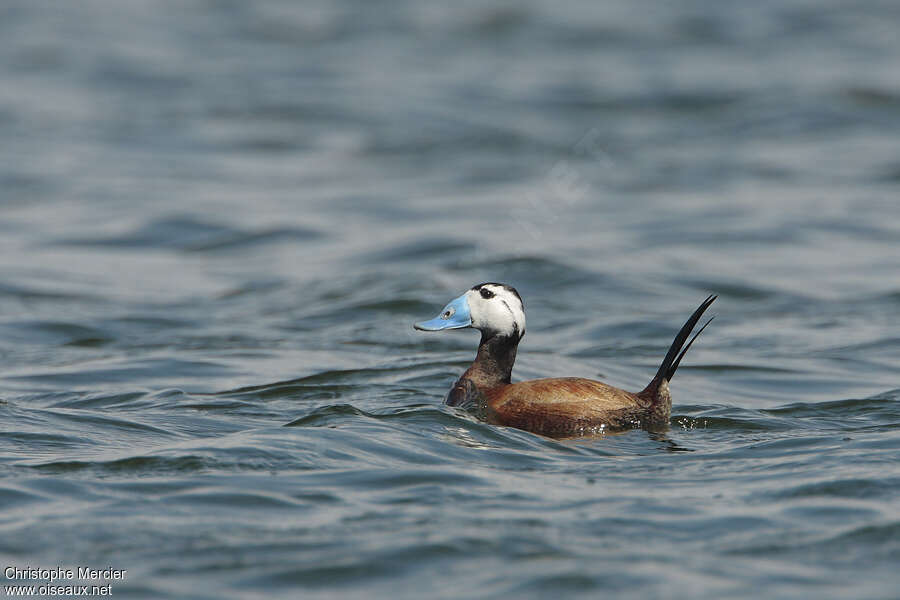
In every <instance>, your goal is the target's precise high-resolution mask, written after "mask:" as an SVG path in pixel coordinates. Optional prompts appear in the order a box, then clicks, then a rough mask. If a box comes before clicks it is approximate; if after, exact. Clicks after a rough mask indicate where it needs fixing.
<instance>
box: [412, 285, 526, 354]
mask: <svg viewBox="0 0 900 600" xmlns="http://www.w3.org/2000/svg"><path fill="white" fill-rule="evenodd" d="M414 327H415V328H416V329H420V330H422V331H441V330H442V329H462V328H464V327H473V328H475V329H478V330H479V331H481V333H482V335H487V336H494V335H503V336H508V337H511V338H515V339H516V340H519V339H521V338H522V336H523V335H525V305H524V304H523V303H522V297H521V296H519V292H517V291H516V288H514V287H512V286H509V285H506V284H503V283H481V284H478V285H476V286H475V287H473V288H472V289H470V290H468V291H467V292H466V293H465V294H463V295H462V296H460V297H458V298H455V299H454V300H451V301H450V303H449V304H447V306H445V307H444V309H443V310H442V311H441V314H439V315H438V316H436V317H435V318H433V319H431V320H430V321H422V322H420V323H416V324H415V325H414ZM482 339H484V338H482Z"/></svg>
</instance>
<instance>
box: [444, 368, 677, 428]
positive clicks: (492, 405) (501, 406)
mask: <svg viewBox="0 0 900 600" xmlns="http://www.w3.org/2000/svg"><path fill="white" fill-rule="evenodd" d="M447 403H448V404H454V405H468V406H473V407H477V409H478V412H479V413H480V414H481V416H482V418H484V419H485V420H487V421H488V422H490V423H495V424H497V425H506V426H509V427H515V428H517V429H524V430H526V431H533V432H535V433H540V434H543V435H549V436H570V435H585V434H592V433H601V432H604V431H616V430H621V429H631V428H635V427H645V428H648V429H659V428H664V427H666V426H667V425H668V422H669V415H670V412H671V409H672V400H671V397H670V395H669V386H668V382H667V381H666V380H664V379H663V380H662V381H660V382H659V383H658V384H657V383H656V382H654V384H651V385H650V386H648V387H647V388H646V389H644V390H642V391H641V392H638V393H632V392H628V391H625V390H622V389H619V388H616V387H613V386H611V385H607V384H605V383H603V382H601V381H593V380H591V379H582V378H578V377H560V378H552V379H533V380H531V381H523V382H520V383H511V384H505V383H499V385H497V384H495V385H491V384H490V383H488V382H483V383H482V385H480V386H479V385H478V384H477V383H475V382H474V381H473V380H472V379H468V378H466V376H465V375H464V376H463V377H462V378H460V380H459V381H458V382H457V383H456V385H455V386H454V387H453V389H452V390H451V391H450V394H449V395H448V398H447Z"/></svg>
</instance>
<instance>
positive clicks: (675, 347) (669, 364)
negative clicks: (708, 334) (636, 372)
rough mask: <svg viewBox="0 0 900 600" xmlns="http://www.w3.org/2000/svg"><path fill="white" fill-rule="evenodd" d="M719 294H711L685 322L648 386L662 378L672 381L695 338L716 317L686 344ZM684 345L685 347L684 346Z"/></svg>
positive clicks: (707, 323) (710, 320)
mask: <svg viewBox="0 0 900 600" xmlns="http://www.w3.org/2000/svg"><path fill="white" fill-rule="evenodd" d="M716 298H718V296H713V295H710V296H709V297H708V298H707V299H706V300H704V301H703V303H702V304H701V305H700V306H699V307H697V310H695V311H694V314H692V315H691V317H690V318H689V319H688V320H687V322H685V324H684V326H683V327H682V328H681V331H679V332H678V335H676V336H675V341H673V342H672V346H671V347H669V351H668V352H667V353H666V357H665V358H664V359H663V361H662V364H661V365H659V371H657V372H656V376H655V377H654V378H653V381H651V382H650V385H649V386H647V387H648V388H649V387H651V386H652V385H653V384H654V382H655V383H659V382H660V381H661V380H662V379H665V380H667V381H671V379H672V376H673V375H674V374H675V371H676V370H678V365H680V364H681V359H682V358H684V355H685V353H686V352H687V351H688V349H690V347H691V344H693V343H694V340H696V339H697V336H698V335H700V334H701V333H703V330H704V329H706V326H707V325H709V324H710V323H711V322H712V320H713V319H714V318H715V317H711V318H710V319H709V321H707V322H706V323H705V324H704V325H703V327H701V328H700V329H699V330H698V331H697V333H695V334H694V337H692V338H691V341H689V342H688V343H687V345H685V343H684V342H685V341H686V340H687V339H688V336H689V335H691V331H693V329H694V327H695V326H696V325H697V321H699V320H700V317H702V316H703V313H704V312H706V309H707V308H709V306H710V304H712V303H713V302H715V300H716ZM682 347H683V348H682Z"/></svg>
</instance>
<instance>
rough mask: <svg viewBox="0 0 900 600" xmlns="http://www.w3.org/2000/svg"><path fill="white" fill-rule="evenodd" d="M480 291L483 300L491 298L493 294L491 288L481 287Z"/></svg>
mask: <svg viewBox="0 0 900 600" xmlns="http://www.w3.org/2000/svg"><path fill="white" fill-rule="evenodd" d="M480 291H481V297H482V298H484V299H485V300H490V299H491V298H493V297H494V296H495V294H494V292H492V291H491V290H489V289H487V288H481V290H480Z"/></svg>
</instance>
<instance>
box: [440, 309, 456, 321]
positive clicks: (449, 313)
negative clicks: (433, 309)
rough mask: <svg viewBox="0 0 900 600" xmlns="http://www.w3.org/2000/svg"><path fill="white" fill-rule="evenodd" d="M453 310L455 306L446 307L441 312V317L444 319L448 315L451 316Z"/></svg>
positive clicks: (454, 310)
mask: <svg viewBox="0 0 900 600" xmlns="http://www.w3.org/2000/svg"><path fill="white" fill-rule="evenodd" d="M455 312H456V309H455V308H448V309H447V310H445V311H444V312H443V313H442V314H441V318H442V319H444V320H446V319H449V318H450V317H452V316H453V313H455Z"/></svg>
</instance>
